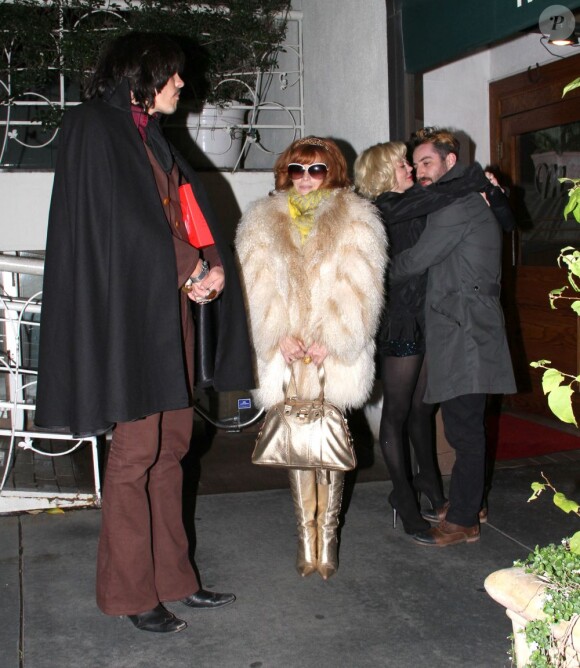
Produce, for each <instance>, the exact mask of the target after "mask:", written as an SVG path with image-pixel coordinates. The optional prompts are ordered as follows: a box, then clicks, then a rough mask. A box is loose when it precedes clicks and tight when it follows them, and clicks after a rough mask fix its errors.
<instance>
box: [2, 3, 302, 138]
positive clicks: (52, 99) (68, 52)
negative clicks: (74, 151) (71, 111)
mask: <svg viewBox="0 0 580 668" xmlns="http://www.w3.org/2000/svg"><path fill="white" fill-rule="evenodd" d="M289 9H290V0H207V1H206V2H203V3H194V2H191V1H190V0H127V1H125V2H112V1H111V0H11V2H9V3H8V2H0V26H2V28H0V49H1V51H2V54H3V55H2V56H0V110H1V109H2V108H4V114H3V115H4V118H3V120H5V119H8V118H9V117H10V116H13V115H14V114H15V113H21V114H22V113H25V114H29V113H30V108H31V107H30V102H31V100H32V101H35V102H36V103H37V105H36V106H37V107H38V108H40V109H41V113H40V114H38V112H36V115H35V116H34V119H35V120H38V121H39V123H40V124H41V126H42V127H45V128H46V127H48V128H54V127H55V126H57V125H58V123H59V121H60V116H61V115H62V111H63V110H64V108H65V106H66V104H67V103H69V102H73V103H74V102H75V101H78V100H80V99H81V97H82V90H83V86H84V84H85V82H86V80H87V77H88V76H89V75H90V72H91V68H92V67H93V66H94V64H95V62H96V59H97V55H98V52H99V49H100V47H101V45H102V43H103V41H104V39H105V38H106V37H113V36H117V35H120V34H123V33H124V32H128V31H130V30H139V31H142V32H164V33H167V34H170V35H172V36H173V37H174V38H176V39H178V40H179V41H180V42H181V43H182V45H183V47H184V50H185V51H186V53H188V55H189V56H190V57H189V58H188V66H189V67H188V68H187V69H186V72H185V73H184V78H185V80H186V84H188V91H187V95H186V96H185V102H186V105H187V106H189V107H190V108H191V109H192V110H194V111H198V112H199V111H201V109H202V107H203V105H204V104H206V103H210V104H214V105H217V107H218V108H224V107H226V106H231V105H232V101H233V102H234V103H235V105H236V106H240V103H241V105H242V106H243V103H251V102H253V96H255V95H256V82H257V80H258V75H259V74H260V73H262V72H265V71H268V70H269V69H270V68H271V67H272V65H273V64H274V63H275V62H276V58H277V55H278V53H279V50H280V45H281V42H282V41H283V39H284V36H285V33H286V23H287V22H286V16H287V12H288V11H289ZM63 90H64V96H63V95H62V93H63ZM27 118H28V119H30V116H27ZM5 127H6V128H7V127H8V125H6V126H5ZM31 132H32V133H34V132H36V130H32V131H31ZM17 134H18V131H16V133H15V134H14V133H13V135H10V134H9V135H8V138H12V139H14V138H16V137H17Z"/></svg>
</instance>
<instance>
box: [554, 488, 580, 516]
mask: <svg viewBox="0 0 580 668" xmlns="http://www.w3.org/2000/svg"><path fill="white" fill-rule="evenodd" d="M554 505H555V506H558V508H560V510H563V511H564V512H565V513H577V512H578V508H579V507H580V506H578V504H577V503H576V501H571V500H570V499H568V498H567V497H566V495H565V494H563V493H562V492H556V493H555V494H554Z"/></svg>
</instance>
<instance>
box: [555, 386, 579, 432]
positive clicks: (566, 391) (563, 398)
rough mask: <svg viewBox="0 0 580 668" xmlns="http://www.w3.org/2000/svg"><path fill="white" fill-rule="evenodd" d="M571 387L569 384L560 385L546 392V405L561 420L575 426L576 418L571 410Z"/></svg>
mask: <svg viewBox="0 0 580 668" xmlns="http://www.w3.org/2000/svg"><path fill="white" fill-rule="evenodd" d="M573 391H574V390H573V389H572V388H571V387H570V385H560V386H559V387H556V388H554V389H553V390H552V391H551V392H550V393H549V394H548V406H549V407H550V410H551V411H552V413H554V415H555V416H556V417H557V418H558V419H559V420H562V422H566V423H568V424H573V425H575V426H576V427H577V426H578V424H577V423H576V418H575V417H574V412H573V411H572V393H573Z"/></svg>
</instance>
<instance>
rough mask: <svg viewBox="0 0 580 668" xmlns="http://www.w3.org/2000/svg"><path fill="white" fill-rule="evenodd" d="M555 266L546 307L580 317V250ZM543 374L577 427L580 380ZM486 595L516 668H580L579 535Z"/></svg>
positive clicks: (538, 552) (573, 197)
mask: <svg viewBox="0 0 580 668" xmlns="http://www.w3.org/2000/svg"><path fill="white" fill-rule="evenodd" d="M578 87H580V78H579V79H576V80H575V81H573V82H572V83H570V84H569V85H568V86H566V88H565V89H564V92H563V95H565V94H566V93H567V92H568V91H570V90H573V89H574V88H578ZM560 181H561V182H567V183H568V184H569V185H570V186H571V187H570V190H569V193H568V194H569V198H568V203H567V205H566V207H565V209H564V217H567V216H569V215H572V216H573V217H574V219H575V220H576V221H577V222H578V223H580V179H579V178H561V179H560ZM558 264H559V265H560V266H561V267H565V268H566V269H567V271H568V285H567V286H564V287H562V288H558V289H556V290H552V291H551V292H550V295H549V298H550V304H551V306H552V308H557V305H558V304H559V302H560V301H561V300H569V301H570V302H571V308H572V309H573V310H574V311H575V312H576V314H577V315H580V298H577V297H575V296H574V295H573V296H569V293H568V292H567V291H569V290H570V289H571V290H572V292H573V293H576V292H580V286H579V284H578V283H579V281H578V277H580V251H578V250H577V249H575V248H571V247H567V248H563V249H562V250H561V252H560V256H559V258H558ZM531 366H532V367H535V368H539V369H543V376H542V387H543V390H544V394H546V395H547V397H548V405H549V407H550V409H551V410H552V412H553V413H554V415H556V417H558V418H559V419H560V420H562V421H564V422H567V423H570V424H574V425H575V426H578V425H577V421H576V417H575V415H574V410H573V405H572V396H573V394H574V393H575V392H576V391H577V390H578V382H579V381H580V378H579V377H578V376H576V375H572V374H568V373H564V372H562V371H559V370H558V369H555V368H553V367H552V365H551V362H550V361H549V360H540V361H538V362H532V363H531ZM542 477H543V482H534V483H532V492H533V493H532V496H531V497H530V499H529V501H534V500H535V499H537V498H538V497H539V496H540V494H542V493H543V492H545V491H547V490H551V491H552V492H553V502H554V504H555V505H556V506H557V507H558V508H560V509H561V510H563V511H564V512H566V513H573V514H576V515H578V516H580V506H579V505H578V503H576V502H575V501H573V500H571V499H568V498H567V497H566V496H565V495H564V494H562V493H561V492H558V490H557V489H556V488H555V487H554V486H553V485H552V483H551V482H550V480H548V479H547V478H546V477H545V476H544V475H543V474H542ZM485 588H486V590H487V592H488V593H489V595H490V596H491V597H492V598H493V599H494V600H496V601H497V602H498V603H500V604H502V605H503V606H504V607H505V608H506V614H507V615H508V617H510V619H511V620H512V625H513V650H514V659H515V663H516V665H517V667H518V668H523V667H524V666H525V667H529V668H544V667H546V666H558V667H559V666H562V667H564V666H566V667H567V668H576V667H578V666H580V625H579V624H578V621H579V620H580V532H576V533H575V534H574V535H573V536H572V537H570V538H565V539H564V540H563V541H562V542H561V544H559V545H554V544H551V545H547V546H545V547H536V549H535V550H534V551H533V552H532V553H531V554H530V555H529V556H528V557H527V559H525V560H523V561H518V562H515V564H514V566H513V567H512V568H505V569H502V570H499V571H496V572H494V573H492V574H491V575H489V576H488V577H487V578H486V581H485Z"/></svg>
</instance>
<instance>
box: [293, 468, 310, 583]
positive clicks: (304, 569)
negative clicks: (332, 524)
mask: <svg viewBox="0 0 580 668" xmlns="http://www.w3.org/2000/svg"><path fill="white" fill-rule="evenodd" d="M288 478H289V479H290V491H291V492H292V500H293V501H294V511H295V513H296V523H297V527H298V552H297V554H296V570H297V571H298V572H299V573H300V575H302V577H306V576H307V575H312V573H314V571H315V570H316V471H314V470H306V469H289V470H288Z"/></svg>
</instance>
